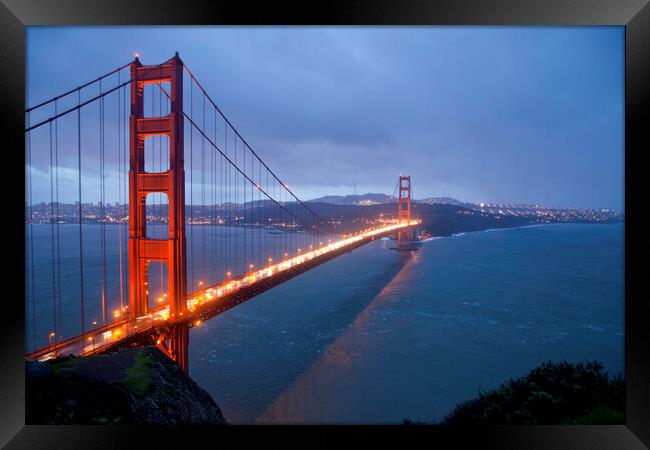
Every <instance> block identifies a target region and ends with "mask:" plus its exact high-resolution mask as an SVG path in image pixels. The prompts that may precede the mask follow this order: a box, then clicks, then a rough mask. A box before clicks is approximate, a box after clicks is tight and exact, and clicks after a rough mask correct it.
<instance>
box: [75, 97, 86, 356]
mask: <svg viewBox="0 0 650 450" xmlns="http://www.w3.org/2000/svg"><path fill="white" fill-rule="evenodd" d="M79 104H81V90H79ZM77 158H78V162H79V299H80V303H81V342H84V331H85V317H84V247H83V229H82V203H81V108H79V109H77ZM83 353H84V351H83V346H82V351H81V354H82V355H83Z"/></svg>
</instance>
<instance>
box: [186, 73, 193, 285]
mask: <svg viewBox="0 0 650 450" xmlns="http://www.w3.org/2000/svg"><path fill="white" fill-rule="evenodd" d="M193 86H194V83H193V82H192V83H190V120H192V121H194V95H193V94H194V90H193ZM193 135H194V129H193V128H192V127H191V126H190V224H189V227H187V228H188V231H189V232H190V273H191V276H190V279H191V286H192V287H191V288H190V292H192V291H193V290H194V229H193V228H192V226H193V225H194V177H193V173H194V170H193V169H194V165H193V163H192V153H193V149H194V143H193V141H192V136H193Z"/></svg>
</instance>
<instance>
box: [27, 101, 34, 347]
mask: <svg viewBox="0 0 650 450" xmlns="http://www.w3.org/2000/svg"><path fill="white" fill-rule="evenodd" d="M30 125H31V120H30V114H29V112H28V113H27V126H28V127H29V126H30ZM27 182H28V184H29V196H28V208H29V252H30V255H29V263H30V269H29V271H30V275H31V281H32V283H31V294H32V349H34V350H35V349H36V295H35V292H36V285H35V277H34V211H33V210H34V206H33V198H32V133H31V132H28V133H27Z"/></svg>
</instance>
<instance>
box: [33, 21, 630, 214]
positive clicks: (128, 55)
mask: <svg viewBox="0 0 650 450" xmlns="http://www.w3.org/2000/svg"><path fill="white" fill-rule="evenodd" d="M175 51H178V52H179V54H180V57H181V58H182V59H183V62H184V63H185V64H186V65H187V66H188V67H189V68H190V69H191V70H192V72H193V73H194V74H195V75H196V76H197V78H198V79H199V80H200V82H201V84H202V85H203V86H204V87H205V88H206V91H207V92H208V93H210V95H211V96H212V98H214V99H215V101H216V102H217V103H218V105H219V107H220V108H221V109H222V111H224V113H225V114H226V115H227V116H228V117H229V119H230V121H231V122H233V124H234V125H235V126H236V127H237V129H238V130H239V132H240V133H241V134H242V135H243V136H244V137H245V139H246V140H247V142H248V143H249V144H250V145H251V147H252V148H253V149H255V151H256V152H257V153H258V154H259V155H260V156H261V157H262V159H263V160H264V161H265V162H266V163H267V164H268V165H269V167H271V168H272V169H273V170H274V171H275V172H276V173H277V174H278V176H279V177H280V178H281V179H282V180H283V181H286V182H287V183H288V184H290V185H291V188H292V190H293V191H294V192H295V193H296V194H297V195H298V196H299V197H300V198H303V199H310V198H315V197H320V196H324V195H333V194H341V195H344V194H352V193H353V191H354V186H355V184H356V190H357V193H359V194H361V193H365V192H383V193H386V194H392V193H393V189H394V187H395V184H396V182H397V178H398V176H399V175H400V174H408V175H411V179H412V185H413V194H414V197H415V198H424V197H442V196H448V197H454V198H457V199H459V200H463V201H469V202H476V203H479V202H490V203H492V202H508V203H510V202H516V203H537V204H543V205H547V206H562V207H587V208H616V209H623V207H624V199H623V197H624V28H623V27H611V26H607V27H263V28H258V27H213V26H209V27H195V26H194V27H151V26H147V27H122V26H118V27H28V28H27V92H26V98H27V100H26V101H27V104H28V105H30V106H31V105H34V104H36V103H38V102H40V101H43V100H46V99H49V98H50V97H53V96H55V95H57V94H59V93H61V92H63V91H65V90H68V89H71V88H74V87H76V86H78V85H80V84H83V83H85V82H86V81H89V80H91V79H94V78H96V77H97V76H99V75H101V74H103V73H106V72H109V71H110V70H112V69H114V68H117V67H118V66H120V65H123V64H125V63H127V62H129V61H130V60H132V59H133V55H134V54H135V53H138V54H139V55H140V60H141V62H142V63H143V64H145V65H153V64H159V63H161V62H163V61H165V60H167V59H168V58H170V57H171V56H173V55H174V52H175ZM73 119H74V118H73V117H69V118H68V120H69V121H70V120H73ZM75 120H76V119H75ZM32 123H34V122H32ZM70 126H72V125H70ZM64 129H65V128H64V125H62V130H64ZM33 139H34V142H36V143H38V142H41V143H42V142H43V141H42V139H43V137H42V136H41V137H40V138H39V137H38V136H37V135H36V133H34V137H33ZM39 139H41V140H40V141H39ZM62 146H63V147H65V144H62ZM75 154H76V153H75ZM70 155H72V153H70ZM70 155H68V156H70ZM75 161H76V160H75V159H74V158H72V157H71V156H70V157H69V158H68V157H66V150H65V148H63V150H62V153H61V159H60V161H59V163H60V174H59V176H60V180H61V183H62V185H63V186H62V189H61V191H62V197H61V198H62V201H65V200H66V192H67V191H69V192H70V193H71V194H70V196H71V199H70V201H74V198H73V196H72V193H73V192H74V189H73V187H74V186H73V185H74V179H75V178H74V177H75V173H76V172H75V170H76V164H77V163H76V162H75ZM48 165H49V160H48V156H47V154H46V153H41V154H40V155H39V154H38V153H37V152H35V153H34V158H33V161H32V166H33V167H32V170H33V171H34V172H33V174H32V176H33V178H34V180H35V181H34V182H33V183H34V189H33V190H34V192H33V195H34V202H37V201H39V200H42V201H49V190H48V189H49V178H48V175H47V173H48V168H47V167H48Z"/></svg>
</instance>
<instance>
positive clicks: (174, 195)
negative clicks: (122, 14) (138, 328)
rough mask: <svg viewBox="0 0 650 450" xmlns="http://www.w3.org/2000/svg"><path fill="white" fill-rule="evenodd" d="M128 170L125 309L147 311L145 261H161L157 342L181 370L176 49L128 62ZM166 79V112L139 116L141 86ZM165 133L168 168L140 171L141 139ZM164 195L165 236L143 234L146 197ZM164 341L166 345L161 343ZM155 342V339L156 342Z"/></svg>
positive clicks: (181, 202)
mask: <svg viewBox="0 0 650 450" xmlns="http://www.w3.org/2000/svg"><path fill="white" fill-rule="evenodd" d="M131 79H132V80H134V81H133V82H132V83H131V117H130V170H129V257H128V258H129V259H128V261H129V309H130V314H131V317H132V318H136V317H139V316H142V315H144V314H146V313H147V311H148V298H149V291H148V270H149V263H151V262H160V263H164V264H166V265H167V281H168V293H167V295H168V298H169V309H170V323H171V324H172V325H171V327H170V330H169V333H168V335H167V336H168V339H169V344H168V347H165V346H161V347H162V348H163V350H166V351H167V352H168V354H169V355H170V356H171V357H172V359H174V360H175V361H176V362H178V363H179V365H180V366H181V367H182V368H183V369H184V370H187V338H188V335H187V334H188V328H187V326H181V325H176V324H174V322H175V321H176V320H178V319H180V318H182V316H183V315H184V314H186V313H187V300H186V289H187V287H186V274H185V266H186V249H185V169H184V161H183V153H184V152H183V123H184V117H183V63H182V61H181V59H180V58H179V56H178V53H177V54H176V56H175V57H174V58H172V59H171V60H170V61H169V62H168V63H166V64H163V65H159V66H143V65H142V64H140V60H139V59H138V57H137V55H136V58H135V60H134V62H133V63H132V64H131ZM162 82H168V83H169V84H170V87H171V94H170V95H171V100H170V103H171V105H170V106H171V108H170V111H171V112H170V114H169V115H167V116H164V117H147V118H145V117H144V86H145V85H146V84H151V83H162ZM151 136H168V137H169V170H168V171H167V172H162V173H147V172H145V169H144V168H145V161H144V159H145V156H144V155H145V152H144V148H145V145H144V142H145V139H146V138H147V137H151ZM154 192H159V193H164V194H165V195H167V199H168V204H169V208H168V211H169V221H168V236H167V239H148V238H147V223H146V220H147V215H146V212H147V211H146V204H147V195H148V194H150V193H154ZM165 345H167V343H165ZM159 346H160V343H159Z"/></svg>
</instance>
